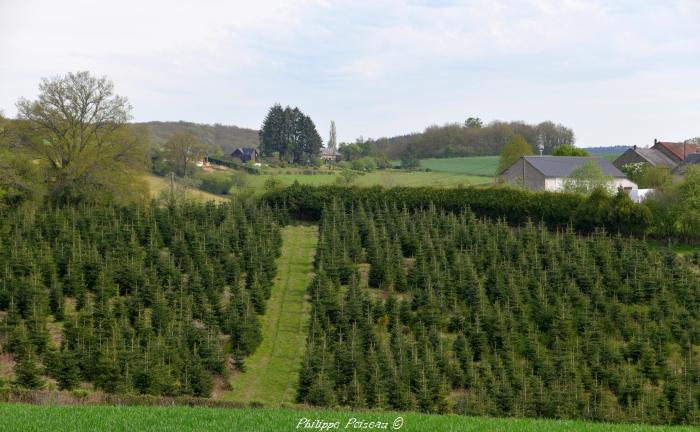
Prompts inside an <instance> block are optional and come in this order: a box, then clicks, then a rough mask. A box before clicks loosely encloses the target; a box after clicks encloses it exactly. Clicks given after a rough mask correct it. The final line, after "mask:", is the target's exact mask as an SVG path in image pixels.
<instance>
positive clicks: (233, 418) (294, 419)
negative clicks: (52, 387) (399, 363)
mask: <svg viewBox="0 0 700 432" xmlns="http://www.w3.org/2000/svg"><path fill="white" fill-rule="evenodd" d="M304 419H308V420H309V421H310V424H312V425H313V422H314V421H316V420H319V421H321V422H328V423H334V422H338V426H337V428H333V429H330V428H327V429H324V430H358V429H360V430H380V431H381V430H389V431H391V430H401V431H406V432H412V431H428V432H433V431H474V432H476V431H480V432H481V431H503V432H506V431H507V432H540V431H542V432H559V431H561V432H583V431H590V432H604V431H611V432H633V431H634V432H641V431H659V432H660V431H669V432H681V431H683V432H685V431H691V430H697V428H692V427H678V426H674V427H671V426H657V427H654V426H640V425H612V424H605V423H585V422H580V421H556V420H529V419H501V418H474V417H461V416H454V415H450V416H437V415H424V414H417V413H378V412H349V411H320V410H309V409H304V410H298V411H296V410H291V409H263V408H258V409H226V408H189V407H138V406H85V405H83V406H59V405H43V406H37V405H8V404H0V431H3V432H4V431H37V432H38V431H41V432H52V431H61V432H63V431H75V432H82V431H97V430H99V431H113V432H116V431H124V432H131V431H172V432H183V431H207V432H211V431H227V432H229V431H236V432H247V431H256V432H258V431H295V430H316V431H319V430H321V429H320V428H315V429H313V428H304V427H303V425H304ZM352 419H355V420H356V422H353V421H352ZM399 419H400V420H399ZM361 421H364V422H382V423H385V424H386V425H385V426H386V427H385V428H374V429H370V428H368V427H366V428H360V427H358V425H360V423H357V422H361ZM349 422H350V424H348V423H349ZM394 422H396V423H394ZM300 423H301V424H300ZM394 425H396V426H399V425H400V426H401V427H399V428H395V427H394Z"/></svg>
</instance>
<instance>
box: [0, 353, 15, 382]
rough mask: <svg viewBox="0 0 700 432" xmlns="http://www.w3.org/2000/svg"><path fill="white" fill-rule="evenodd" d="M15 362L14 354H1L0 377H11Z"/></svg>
mask: <svg viewBox="0 0 700 432" xmlns="http://www.w3.org/2000/svg"><path fill="white" fill-rule="evenodd" d="M14 368H15V362H14V360H12V355H10V354H8V353H2V354H0V378H10V377H11V376H12V375H13V371H14Z"/></svg>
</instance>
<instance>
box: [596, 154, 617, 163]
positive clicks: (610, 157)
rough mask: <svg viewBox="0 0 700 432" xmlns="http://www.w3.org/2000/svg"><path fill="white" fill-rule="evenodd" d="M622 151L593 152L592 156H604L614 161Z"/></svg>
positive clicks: (609, 160)
mask: <svg viewBox="0 0 700 432" xmlns="http://www.w3.org/2000/svg"><path fill="white" fill-rule="evenodd" d="M621 154H622V153H591V156H598V157H602V158H603V159H605V160H607V161H608V162H612V161H614V160H615V159H617V158H618V157H619V156H620V155H621Z"/></svg>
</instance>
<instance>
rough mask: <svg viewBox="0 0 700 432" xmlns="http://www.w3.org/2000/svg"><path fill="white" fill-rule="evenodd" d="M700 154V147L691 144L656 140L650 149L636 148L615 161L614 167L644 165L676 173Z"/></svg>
mask: <svg viewBox="0 0 700 432" xmlns="http://www.w3.org/2000/svg"><path fill="white" fill-rule="evenodd" d="M696 153H700V145H698V144H695V143H690V142H682V143H679V142H670V141H658V140H656V139H655V140H654V145H653V146H652V147H650V148H639V147H637V146H634V147H632V148H630V149H629V150H627V151H626V152H624V153H623V154H622V155H620V157H618V158H617V159H615V161H613V165H615V166H616V167H617V168H619V169H622V167H623V166H625V165H628V164H636V163H644V164H647V165H650V166H655V167H657V166H660V167H665V168H668V169H670V170H672V171H676V170H677V169H678V167H679V166H680V165H687V164H688V163H692V162H691V160H694V159H693V158H691V160H688V161H686V159H688V157H689V156H691V155H693V154H696Z"/></svg>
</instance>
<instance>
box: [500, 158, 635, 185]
mask: <svg viewBox="0 0 700 432" xmlns="http://www.w3.org/2000/svg"><path fill="white" fill-rule="evenodd" d="M588 161H592V162H594V163H595V164H597V165H598V167H600V170H601V171H602V174H603V175H604V176H605V177H607V178H608V180H607V183H608V185H607V186H608V188H610V189H613V190H615V189H617V188H619V187H622V188H623V189H624V190H626V191H632V190H634V189H637V185H636V184H635V183H634V182H632V181H630V180H628V179H627V177H625V174H624V173H622V171H620V170H619V169H617V168H616V167H615V166H613V165H612V164H611V163H610V162H608V161H607V160H605V159H603V158H599V157H576V156H523V157H521V158H520V159H518V160H517V161H515V163H513V165H511V166H510V167H508V168H506V169H505V170H504V171H503V173H502V174H501V179H502V180H503V181H504V182H506V183H508V184H519V185H522V186H525V187H527V188H528V189H530V190H533V191H543V190H545V191H553V192H558V191H562V190H564V189H565V187H566V185H567V182H569V181H570V179H571V175H572V173H574V172H575V171H576V170H577V169H580V168H581V167H582V166H583V165H584V164H585V163H586V162H588Z"/></svg>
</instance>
